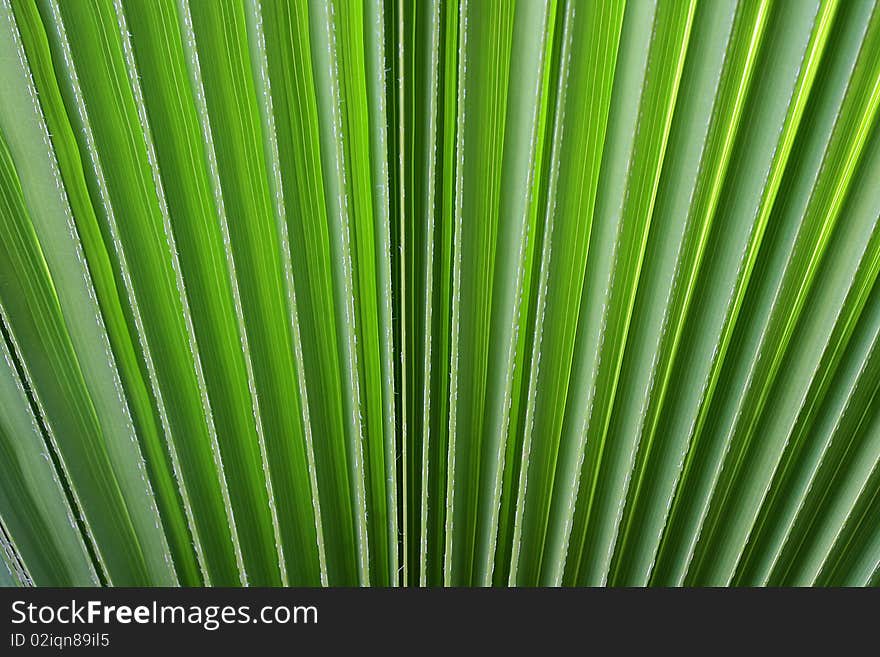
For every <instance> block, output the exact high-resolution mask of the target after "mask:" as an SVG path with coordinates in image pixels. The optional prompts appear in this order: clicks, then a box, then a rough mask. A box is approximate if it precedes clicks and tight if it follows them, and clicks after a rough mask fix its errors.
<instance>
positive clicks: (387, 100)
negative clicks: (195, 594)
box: [0, 0, 880, 586]
mask: <svg viewBox="0 0 880 657" xmlns="http://www.w3.org/2000/svg"><path fill="white" fill-rule="evenodd" d="M0 14H2V15H0V86H2V88H3V89H4V93H3V94H2V95H0V227H2V238H3V239H2V240H0V329H2V330H0V335H2V339H0V350H2V354H3V358H2V359H0V402H2V403H0V555H2V559H0V560H2V567H0V585H4V586H28V585H53V586H70V585H84V586H87V585H95V584H108V585H170V584H182V585H190V586H192V585H233V586H235V585H247V584H254V585H268V586H277V585H303V586H318V585H380V586H395V585H422V586H425V585H427V586H441V585H454V586H471V585H473V586H491V585H498V586H501V585H517V586H532V585H553V586H559V585H567V586H581V585H638V586H644V585H649V584H655V585H768V584H771V585H841V584H846V585H877V584H878V582H880V530H878V528H880V424H878V422H880V401H878V400H880V395H878V391H880V356H878V353H880V351H878V350H877V349H876V348H875V347H876V346H877V344H878V342H880V285H878V283H877V279H878V274H880V230H878V222H880V185H878V184H877V180H880V128H878V112H880V8H878V3H877V2H876V1H875V0H853V1H851V2H841V1H839V0H808V1H806V2H802V3H786V2H776V1H775V0H723V1H721V2H716V3H709V2H705V0H649V1H645V2H623V1H619V2H618V1H614V2H594V1H592V0H591V1H585V2H579V1H575V0H517V1H515V2H514V1H506V0H485V1H484V0H480V1H477V0H424V1H416V0H352V1H348V0H344V1H343V0H218V1H217V2H206V1H205V0H156V1H150V2H147V1H146V0H82V1H81V2H75V3H74V2H59V1H58V0H0Z"/></svg>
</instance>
